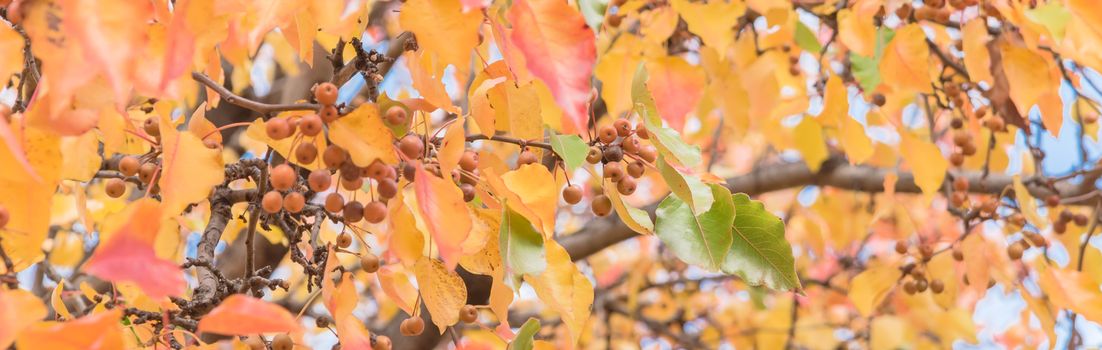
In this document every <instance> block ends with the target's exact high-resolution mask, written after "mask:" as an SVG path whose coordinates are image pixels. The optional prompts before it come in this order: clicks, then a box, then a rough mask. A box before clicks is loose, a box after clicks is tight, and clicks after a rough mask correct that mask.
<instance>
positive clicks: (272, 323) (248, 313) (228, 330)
mask: <svg viewBox="0 0 1102 350" xmlns="http://www.w3.org/2000/svg"><path fill="white" fill-rule="evenodd" d="M300 327H301V326H300V325H299V324H298V322H297V321H295V316H293V315H291V313H290V312H288V311H287V309H284V308H283V307H281V306H279V305H276V304H272V303H269V302H266V301H263V300H260V299H257V298H253V297H250V296H247V295H244V294H234V295H232V296H230V297H229V298H226V300H224V301H222V304H220V305H218V307H215V308H214V310H211V311H210V313H209V314H207V315H206V316H205V317H203V319H202V320H200V321H199V332H207V333H218V334H225V335H249V334H257V333H274V332H282V333H292V332H297V331H298V330H299V328H300Z"/></svg>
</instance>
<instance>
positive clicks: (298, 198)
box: [283, 192, 306, 213]
mask: <svg viewBox="0 0 1102 350" xmlns="http://www.w3.org/2000/svg"><path fill="white" fill-rule="evenodd" d="M305 207H306V196H303V195H302V193H298V192H291V193H288V194H287V195H286V196H283V209H285V210H287V211H288V212H291V213H297V212H300V211H302V208H305Z"/></svg>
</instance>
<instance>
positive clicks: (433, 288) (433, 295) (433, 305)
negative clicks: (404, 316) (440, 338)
mask: <svg viewBox="0 0 1102 350" xmlns="http://www.w3.org/2000/svg"><path fill="white" fill-rule="evenodd" d="M414 274H415V275H417V285H418V286H420V287H421V299H423V300H424V302H425V308H427V309H428V310H429V313H430V314H432V323H435V324H436V326H437V327H438V328H439V329H440V334H444V331H445V330H447V329H448V326H451V325H453V324H455V323H456V322H459V309H461V308H463V305H466V304H467V286H466V285H465V284H463V279H462V278H460V277H459V274H456V273H455V271H448V269H447V268H446V267H444V264H443V263H441V262H439V261H436V259H432V258H428V257H423V258H421V260H418V261H417V265H416V266H414Z"/></svg>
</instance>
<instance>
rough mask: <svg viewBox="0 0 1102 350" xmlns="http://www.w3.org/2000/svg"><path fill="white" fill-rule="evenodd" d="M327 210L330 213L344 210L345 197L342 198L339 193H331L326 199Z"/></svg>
mask: <svg viewBox="0 0 1102 350" xmlns="http://www.w3.org/2000/svg"><path fill="white" fill-rule="evenodd" d="M325 210H326V211H328V212H330V213H337V212H339V211H342V210H344V197H341V194H340V193H337V192H333V193H330V194H329V195H328V196H326V197H325Z"/></svg>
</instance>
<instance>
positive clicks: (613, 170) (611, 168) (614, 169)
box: [604, 163, 624, 182]
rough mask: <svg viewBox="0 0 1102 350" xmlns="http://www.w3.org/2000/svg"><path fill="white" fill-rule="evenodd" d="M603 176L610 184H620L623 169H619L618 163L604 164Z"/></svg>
mask: <svg viewBox="0 0 1102 350" xmlns="http://www.w3.org/2000/svg"><path fill="white" fill-rule="evenodd" d="M604 176H605V178H607V179H609V180H612V182H620V180H622V179H623V178H624V168H622V167H621V165H620V163H608V164H605V166H604Z"/></svg>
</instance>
